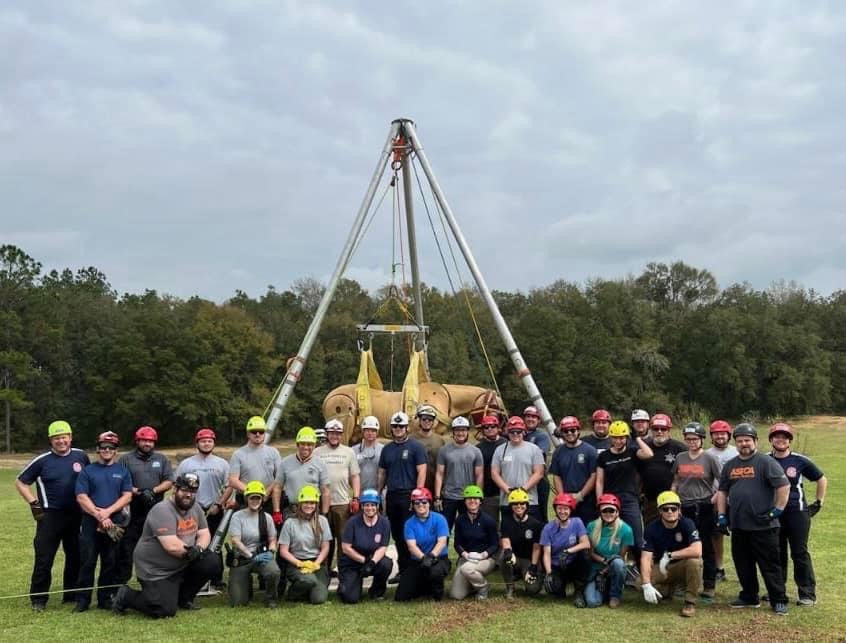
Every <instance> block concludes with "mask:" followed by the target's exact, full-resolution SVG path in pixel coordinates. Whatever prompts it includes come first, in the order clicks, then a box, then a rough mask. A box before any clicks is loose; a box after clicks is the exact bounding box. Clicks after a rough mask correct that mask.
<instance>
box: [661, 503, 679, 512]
mask: <svg viewBox="0 0 846 643" xmlns="http://www.w3.org/2000/svg"><path fill="white" fill-rule="evenodd" d="M678 510H679V508H678V507H676V506H675V505H670V506H667V507H661V513H664V514H669V513H674V512H676V511H678Z"/></svg>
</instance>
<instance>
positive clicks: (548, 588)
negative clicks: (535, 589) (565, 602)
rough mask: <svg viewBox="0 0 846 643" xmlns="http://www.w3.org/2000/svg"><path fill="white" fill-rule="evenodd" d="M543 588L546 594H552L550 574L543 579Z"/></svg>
mask: <svg viewBox="0 0 846 643" xmlns="http://www.w3.org/2000/svg"><path fill="white" fill-rule="evenodd" d="M543 588H544V589H545V590H546V593H547V594H552V589H553V580H552V574H551V573H550V574H547V575H546V576H544V577H543Z"/></svg>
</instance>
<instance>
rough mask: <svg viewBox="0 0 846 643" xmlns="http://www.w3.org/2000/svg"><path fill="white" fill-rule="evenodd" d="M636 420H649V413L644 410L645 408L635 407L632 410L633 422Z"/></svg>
mask: <svg viewBox="0 0 846 643" xmlns="http://www.w3.org/2000/svg"><path fill="white" fill-rule="evenodd" d="M635 420H646V421H647V422H649V413H647V412H646V411H644V410H643V409H635V410H634V411H632V422H634V421H635Z"/></svg>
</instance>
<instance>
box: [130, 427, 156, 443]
mask: <svg viewBox="0 0 846 643" xmlns="http://www.w3.org/2000/svg"><path fill="white" fill-rule="evenodd" d="M138 440H152V441H153V442H158V441H159V434H158V433H156V430H155V429H154V428H153V427H151V426H142V427H141V428H140V429H138V430H137V431H136V432H135V441H136V442H138Z"/></svg>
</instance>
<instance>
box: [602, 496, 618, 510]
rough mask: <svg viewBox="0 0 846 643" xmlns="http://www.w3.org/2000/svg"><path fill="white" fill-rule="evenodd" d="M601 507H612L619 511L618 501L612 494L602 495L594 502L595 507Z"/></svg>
mask: <svg viewBox="0 0 846 643" xmlns="http://www.w3.org/2000/svg"><path fill="white" fill-rule="evenodd" d="M602 505H613V506H614V507H616V508H617V511H620V499H619V498H618V497H617V496H615V495H614V494H613V493H603V494H602V495H601V496H599V499H598V500H597V501H596V506H597V507H602Z"/></svg>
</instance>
